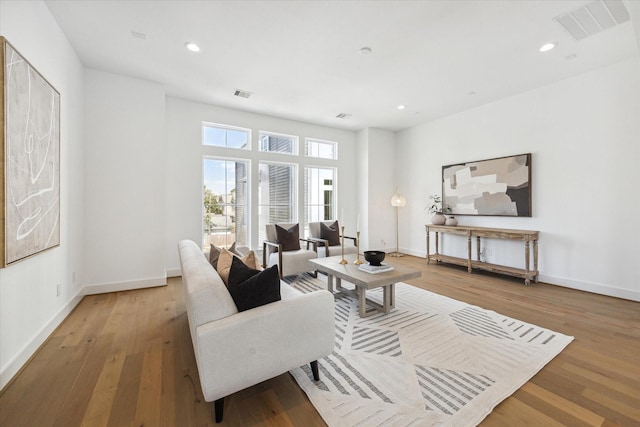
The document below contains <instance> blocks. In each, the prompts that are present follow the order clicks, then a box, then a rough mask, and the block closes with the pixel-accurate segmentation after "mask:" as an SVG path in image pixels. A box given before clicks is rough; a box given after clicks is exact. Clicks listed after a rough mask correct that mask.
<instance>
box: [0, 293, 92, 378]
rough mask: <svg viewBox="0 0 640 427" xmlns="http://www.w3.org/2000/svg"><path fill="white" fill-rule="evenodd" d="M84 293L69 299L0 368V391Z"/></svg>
mask: <svg viewBox="0 0 640 427" xmlns="http://www.w3.org/2000/svg"><path fill="white" fill-rule="evenodd" d="M83 296H84V292H83V290H82V289H80V290H79V291H78V293H76V295H75V296H74V297H73V298H71V300H70V301H69V302H68V303H67V304H66V305H64V306H63V307H62V308H61V309H60V310H59V311H58V312H57V313H56V314H55V315H54V316H53V317H52V318H51V319H50V320H49V321H48V322H47V323H46V324H45V325H44V326H43V327H42V328H41V329H40V330H39V331H38V333H37V334H36V335H35V336H34V337H33V338H32V339H31V340H30V341H29V342H28V343H27V344H25V346H24V347H22V349H21V350H20V351H19V352H18V354H16V356H15V357H14V358H13V359H11V360H10V361H9V362H8V363H7V364H6V365H5V366H3V367H1V368H0V390H2V389H3V388H4V387H5V386H6V385H7V384H8V383H9V381H11V379H12V378H13V377H14V375H16V374H17V373H18V372H19V371H20V369H21V368H22V367H23V366H24V365H25V363H27V362H28V361H29V358H31V356H33V355H34V353H35V352H36V351H37V350H38V348H40V346H41V345H42V344H43V343H44V342H45V341H46V340H47V339H48V338H49V336H50V335H51V334H52V333H53V331H55V329H56V328H57V327H58V326H60V324H61V323H62V321H63V320H64V319H66V317H67V316H68V315H69V313H71V312H72V311H73V309H74V308H75V307H76V306H77V305H78V303H79V302H80V301H81V300H82V298H83Z"/></svg>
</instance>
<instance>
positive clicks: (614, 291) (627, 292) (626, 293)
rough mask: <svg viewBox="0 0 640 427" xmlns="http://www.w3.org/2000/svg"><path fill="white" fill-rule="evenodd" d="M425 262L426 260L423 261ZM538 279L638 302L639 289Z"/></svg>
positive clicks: (407, 251)
mask: <svg viewBox="0 0 640 427" xmlns="http://www.w3.org/2000/svg"><path fill="white" fill-rule="evenodd" d="M400 252H402V253H405V254H407V255H413V256H416V257H419V258H424V259H425V260H426V254H425V253H424V252H419V251H414V250H410V249H402V248H401V249H400ZM425 262H426V261H425ZM539 280H540V281H541V282H544V283H549V284H550V285H556V286H562V287H565V288H571V289H576V290H579V291H585V292H591V293H593V294H599V295H606V296H609V297H614V298H622V299H628V300H631V301H638V302H640V291H636V290H632V289H622V288H615V287H613V286H608V285H603V284H601V283H590V282H584V281H581V280H574V279H569V278H566V277H558V276H552V275H546V274H540V277H539Z"/></svg>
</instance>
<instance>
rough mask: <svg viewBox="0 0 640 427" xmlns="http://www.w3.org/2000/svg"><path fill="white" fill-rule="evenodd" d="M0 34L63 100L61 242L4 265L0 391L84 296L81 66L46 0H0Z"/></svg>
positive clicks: (0, 275)
mask: <svg viewBox="0 0 640 427" xmlns="http://www.w3.org/2000/svg"><path fill="white" fill-rule="evenodd" d="M0 34H1V35H3V36H4V37H6V38H7V40H9V42H10V43H11V44H12V45H13V47H14V48H15V49H17V50H18V51H19V52H20V53H21V54H22V55H23V56H24V57H25V58H26V59H27V60H28V61H29V62H30V63H31V64H32V65H33V66H34V67H35V68H36V69H37V70H38V71H39V72H40V73H41V74H42V75H43V76H44V77H45V78H46V79H47V80H48V81H49V82H50V83H51V84H52V85H53V86H54V87H55V88H56V89H57V90H58V92H60V104H61V114H60V116H61V117H60V135H61V136H60V138H61V140H60V144H61V149H60V153H61V154H60V163H61V173H60V180H61V182H60V188H61V190H60V193H61V194H60V196H61V203H60V232H61V236H60V237H61V239H60V246H59V247H56V248H54V249H51V250H48V251H46V252H43V253H41V254H38V255H36V256H34V257H31V258H28V259H26V260H24V261H22V262H19V263H17V264H15V265H12V266H10V267H7V268H4V269H0V389H1V388H2V387H4V386H5V385H6V384H7V382H8V381H9V380H10V379H11V377H12V376H13V375H14V374H15V373H16V372H17V371H18V370H19V369H20V367H21V366H22V365H23V364H24V363H25V362H26V361H27V360H28V359H29V357H30V356H31V355H32V354H33V353H34V352H35V350H36V349H37V348H38V347H39V346H40V344H42V343H43V342H44V341H45V340H46V338H47V337H48V336H49V334H50V333H51V332H53V330H54V329H55V328H56V327H57V326H58V325H59V323H60V322H61V321H62V320H63V319H64V318H65V317H66V315H67V314H68V313H69V312H70V311H71V310H72V309H73V307H75V305H76V304H77V303H78V302H79V301H80V298H81V282H82V276H83V263H82V256H83V247H82V244H83V241H82V230H83V222H84V220H83V218H84V216H83V206H84V201H83V156H84V153H83V121H84V114H83V108H82V102H83V85H82V79H83V68H82V64H81V63H80V61H79V59H78V57H77V56H76V54H75V52H74V51H73V50H72V48H71V46H70V45H69V43H68V42H67V39H66V38H65V36H64V34H63V33H62V32H61V30H60V28H59V27H58V25H57V23H56V21H55V20H54V19H53V17H52V15H51V14H50V13H49V10H48V9H47V7H46V6H45V4H44V3H43V2H40V1H33V2H8V1H0ZM74 278H75V280H74ZM57 284H60V286H61V290H62V292H61V295H60V296H59V297H57V296H56V285H57Z"/></svg>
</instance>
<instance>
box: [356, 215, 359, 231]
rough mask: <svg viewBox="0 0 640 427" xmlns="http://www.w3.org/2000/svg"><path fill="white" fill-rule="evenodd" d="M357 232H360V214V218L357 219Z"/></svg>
mask: <svg viewBox="0 0 640 427" xmlns="http://www.w3.org/2000/svg"><path fill="white" fill-rule="evenodd" d="M356 231H357V232H360V214H358V218H357V219H356Z"/></svg>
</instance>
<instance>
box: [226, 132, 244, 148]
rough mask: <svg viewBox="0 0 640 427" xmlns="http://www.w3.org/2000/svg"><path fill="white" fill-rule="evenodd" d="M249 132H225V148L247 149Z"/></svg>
mask: <svg viewBox="0 0 640 427" xmlns="http://www.w3.org/2000/svg"><path fill="white" fill-rule="evenodd" d="M248 146H249V132H247V131H240V130H232V129H229V130H227V147H231V148H248Z"/></svg>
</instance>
